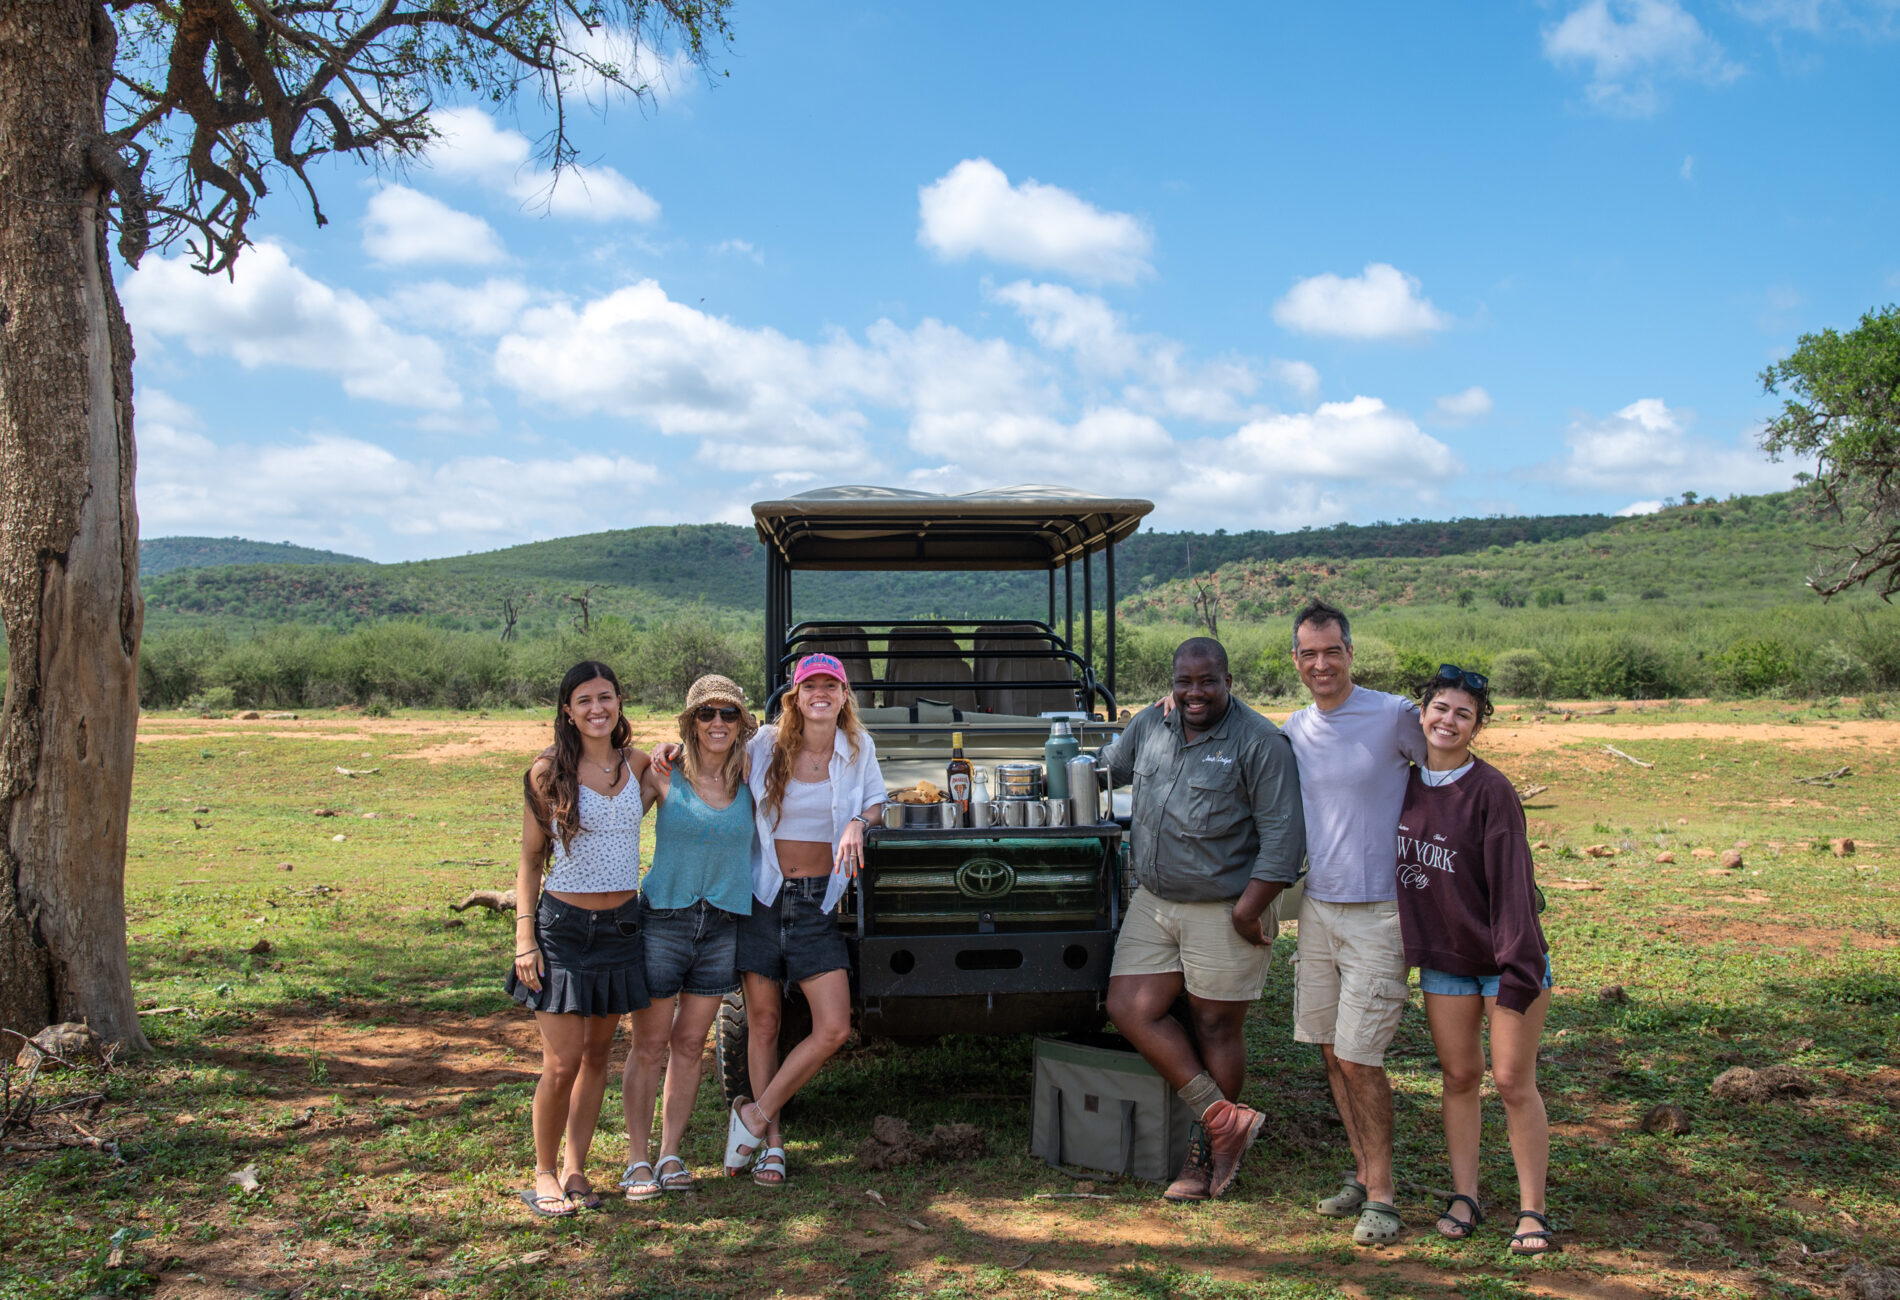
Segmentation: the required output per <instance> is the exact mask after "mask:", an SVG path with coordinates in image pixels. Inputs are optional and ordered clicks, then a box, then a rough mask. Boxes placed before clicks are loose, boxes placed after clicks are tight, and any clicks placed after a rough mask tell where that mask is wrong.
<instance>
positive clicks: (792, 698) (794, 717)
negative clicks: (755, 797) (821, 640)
mask: <svg viewBox="0 0 1900 1300" xmlns="http://www.w3.org/2000/svg"><path fill="white" fill-rule="evenodd" d="M807 680H809V679H807ZM798 691H799V686H798V684H797V683H792V684H788V685H787V686H786V687H785V689H784V690H783V691H780V692H779V697H778V698H779V710H778V731H777V732H776V733H775V734H774V735H773V737H772V761H771V763H770V764H768V765H767V766H766V769H765V811H766V813H767V814H768V815H769V816H770V818H771V820H772V822H773V823H774V824H776V823H777V822H778V815H779V809H780V807H781V806H782V805H783V804H784V802H785V783H786V782H787V781H789V780H791V779H792V755H793V754H795V753H797V752H798V750H799V747H800V746H801V745H803V744H804V742H805V715H804V714H803V713H800V712H799V711H798ZM842 694H843V696H844V703H842V704H840V705H839V706H838V730H840V731H842V732H844V738H845V740H846V741H847V742H848V743H849V744H850V746H851V757H852V759H853V761H855V760H856V759H857V757H858V738H859V737H860V736H862V735H863V734H864V724H863V723H862V722H859V721H858V702H857V699H856V693H855V692H853V691H852V690H851V688H850V686H849V684H847V685H846V686H845V688H844V690H843V692H842Z"/></svg>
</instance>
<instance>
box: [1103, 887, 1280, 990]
mask: <svg viewBox="0 0 1900 1300" xmlns="http://www.w3.org/2000/svg"><path fill="white" fill-rule="evenodd" d="M1279 928H1280V924H1279V921H1278V920H1277V919H1275V913H1274V909H1272V908H1268V909H1267V914H1266V915H1265V916H1263V917H1261V918H1260V930H1261V933H1262V934H1264V935H1266V937H1267V943H1266V944H1265V945H1263V946H1262V947H1259V948H1256V947H1254V946H1253V945H1252V944H1250V943H1248V942H1247V941H1246V940H1245V939H1243V938H1241V937H1240V935H1239V933H1238V932H1236V931H1235V929H1234V904H1233V902H1232V901H1229V902H1212V903H1170V902H1168V901H1167V900H1166V899H1164V898H1156V897H1155V896H1154V895H1153V894H1151V893H1149V892H1148V891H1147V890H1145V889H1137V890H1136V891H1135V896H1134V897H1133V898H1131V899H1129V900H1128V915H1127V916H1125V917H1123V918H1122V932H1121V937H1120V938H1119V939H1117V940H1116V941H1115V962H1114V965H1112V966H1111V967H1110V968H1109V972H1108V974H1109V978H1111V979H1113V978H1114V977H1115V976H1117V975H1174V974H1179V975H1180V976H1181V981H1182V983H1184V984H1185V985H1187V991H1188V995H1189V996H1190V997H1197V998H1205V999H1207V1000H1208V1001H1210V1002H1252V1001H1254V1000H1255V999H1256V998H1258V997H1259V996H1260V990H1261V989H1263V988H1265V987H1266V983H1267V963H1268V961H1269V960H1271V959H1272V956H1273V948H1272V943H1273V937H1274V935H1275V934H1277V933H1278V932H1279Z"/></svg>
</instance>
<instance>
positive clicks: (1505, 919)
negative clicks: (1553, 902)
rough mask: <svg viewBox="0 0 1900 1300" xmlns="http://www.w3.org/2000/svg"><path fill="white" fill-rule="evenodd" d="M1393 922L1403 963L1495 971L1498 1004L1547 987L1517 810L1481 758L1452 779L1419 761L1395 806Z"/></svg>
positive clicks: (1461, 971)
mask: <svg viewBox="0 0 1900 1300" xmlns="http://www.w3.org/2000/svg"><path fill="white" fill-rule="evenodd" d="M1398 872H1399V927H1400V929H1401V931H1402V932H1403V933H1404V935H1405V964H1406V965H1408V966H1428V967H1430V968H1431V969H1433V970H1441V971H1444V972H1445V973H1446V974H1447V975H1470V976H1478V975H1496V976H1499V977H1500V978H1499V980H1498V1005H1499V1006H1501V1007H1506V1008H1509V1009H1510V1010H1512V1011H1517V1012H1522V1011H1524V1010H1526V1009H1527V1008H1528V1007H1529V1006H1530V1005H1531V1003H1533V1002H1535V1001H1536V1000H1537V996H1538V994H1539V993H1541V992H1543V987H1544V960H1545V959H1544V953H1545V951H1546V946H1545V944H1544V931H1543V927H1542V926H1540V925H1538V923H1537V900H1536V896H1535V894H1534V893H1533V892H1532V881H1531V849H1530V842H1529V840H1528V838H1527V837H1526V835H1525V833H1524V809H1523V807H1522V806H1521V805H1520V804H1519V803H1518V798H1517V791H1516V790H1513V789H1512V788H1511V783H1510V782H1509V781H1508V780H1506V779H1505V776H1504V773H1502V772H1500V771H1498V770H1497V769H1496V768H1495V767H1492V766H1491V765H1490V764H1489V763H1487V762H1485V761H1484V760H1483V759H1478V760H1476V761H1475V762H1474V763H1473V764H1472V768H1471V770H1470V771H1469V772H1466V773H1465V774H1464V775H1463V776H1461V777H1459V778H1458V779H1457V780H1456V781H1453V782H1452V783H1451V784H1450V785H1441V786H1436V787H1433V786H1428V785H1426V784H1425V782H1424V781H1423V780H1421V779H1420V777H1419V774H1418V770H1417V769H1416V768H1414V769H1413V771H1412V776H1411V780H1410V781H1409V782H1408V783H1407V785H1406V787H1405V808H1404V810H1403V811H1402V812H1401V813H1400V814H1399V865H1398Z"/></svg>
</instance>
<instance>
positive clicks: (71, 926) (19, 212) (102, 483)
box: [0, 0, 146, 1050]
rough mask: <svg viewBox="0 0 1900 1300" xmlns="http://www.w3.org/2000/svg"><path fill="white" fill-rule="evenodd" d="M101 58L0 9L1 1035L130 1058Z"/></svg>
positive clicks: (130, 657) (76, 0)
mask: <svg viewBox="0 0 1900 1300" xmlns="http://www.w3.org/2000/svg"><path fill="white" fill-rule="evenodd" d="M114 47H115V37H114V33H113V28H112V24H111V20H110V18H109V17H108V16H107V14H106V11H105V9H104V7H103V6H102V5H100V4H98V3H96V0H0V619H4V620H5V625H6V636H7V688H6V700H5V706H4V712H0V1024H4V1025H5V1026H6V1027H8V1028H11V1029H17V1030H20V1031H22V1032H26V1033H31V1032H33V1031H34V1030H37V1029H39V1028H40V1027H41V1026H43V1025H45V1024H47V1023H49V1022H51V1021H56V1020H84V1021H86V1022H87V1023H89V1024H90V1025H91V1026H92V1028H93V1029H94V1030H95V1031H96V1032H97V1033H98V1034H99V1035H100V1037H101V1038H103V1039H105V1040H107V1041H111V1042H121V1043H124V1044H126V1046H127V1047H129V1048H132V1049H134V1050H137V1049H142V1048H144V1047H145V1045H146V1043H145V1038H144V1035H143V1034H142V1033H141V1032H140V1030H139V1022H138V1012H137V1009H136V1006H135V1004H134V1001H133V996H132V978H131V969H130V965H129V963H128V960H127V955H126V937H125V841H126V818H127V816H128V813H129V811H130V805H131V794H132V756H133V745H134V739H135V733H136V728H137V725H138V643H139V629H140V625H141V623H142V621H143V617H144V602H143V600H142V599H141V597H140V595H139V589H138V517H137V513H136V510H135V507H134V504H133V496H132V486H133V447H132V340H131V333H130V331H129V330H128V329H127V327H126V324H125V314H124V312H123V311H122V310H121V309H120V306H119V299H118V294H117V293H116V292H115V290H114V288H113V284H112V264H111V261H110V259H109V257H108V255H107V251H106V248H107V245H106V238H107V218H108V215H109V210H108V205H107V194H106V190H105V187H104V186H103V185H102V183H101V180H100V178H99V177H98V176H97V175H95V174H94V170H93V167H92V166H91V165H90V164H89V163H88V157H87V156H88V152H89V150H91V149H92V147H93V146H94V145H95V144H96V143H97V142H98V141H99V139H100V137H101V136H102V134H103V132H104V120H105V119H104V97H105V91H106V87H107V84H108V80H109V76H110V71H111V66H112V58H113V51H114Z"/></svg>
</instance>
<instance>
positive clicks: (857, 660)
mask: <svg viewBox="0 0 1900 1300" xmlns="http://www.w3.org/2000/svg"><path fill="white" fill-rule="evenodd" d="M797 649H798V653H799V655H800V656H801V657H802V656H804V655H811V654H820V653H822V654H828V655H835V656H837V659H838V662H839V663H841V664H843V665H844V675H845V677H846V678H847V679H848V680H849V681H850V682H851V684H852V685H853V686H857V685H858V684H859V683H861V682H868V681H870V680H871V679H872V677H873V676H874V674H873V673H872V672H871V643H870V642H869V641H867V640H865V637H864V629H863V628H862V627H860V626H858V625H857V624H856V623H827V624H825V625H824V626H822V627H813V628H810V629H809V636H801V637H800V639H799V642H798V647H797ZM855 694H856V695H857V697H858V707H859V708H860V709H868V708H870V707H871V706H872V705H873V704H875V703H876V702H877V701H876V699H875V698H874V697H875V696H876V694H877V692H875V691H871V690H859V691H856V692H855Z"/></svg>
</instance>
